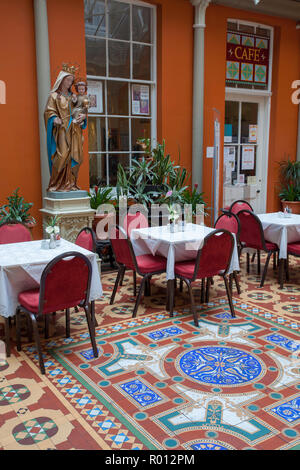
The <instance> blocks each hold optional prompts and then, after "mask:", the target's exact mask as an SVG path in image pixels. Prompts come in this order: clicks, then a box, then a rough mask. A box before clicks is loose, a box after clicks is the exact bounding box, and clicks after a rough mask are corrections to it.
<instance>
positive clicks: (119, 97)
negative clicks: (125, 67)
mask: <svg viewBox="0 0 300 470" xmlns="http://www.w3.org/2000/svg"><path fill="white" fill-rule="evenodd" d="M107 105H108V114H119V115H120V114H126V115H128V114H129V110H128V83H124V82H115V81H113V82H110V81H108V82H107Z"/></svg>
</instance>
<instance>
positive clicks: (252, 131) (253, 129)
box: [249, 124, 257, 143]
mask: <svg viewBox="0 0 300 470" xmlns="http://www.w3.org/2000/svg"><path fill="white" fill-rule="evenodd" d="M249 142H252V143H257V124H249Z"/></svg>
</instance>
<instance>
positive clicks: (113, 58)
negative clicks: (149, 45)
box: [108, 41, 130, 78]
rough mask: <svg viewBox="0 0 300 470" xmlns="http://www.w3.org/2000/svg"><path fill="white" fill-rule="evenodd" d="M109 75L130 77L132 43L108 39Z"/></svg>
mask: <svg viewBox="0 0 300 470" xmlns="http://www.w3.org/2000/svg"><path fill="white" fill-rule="evenodd" d="M108 58H109V76H110V77H120V78H129V77H130V44H129V43H127V42H119V41H108Z"/></svg>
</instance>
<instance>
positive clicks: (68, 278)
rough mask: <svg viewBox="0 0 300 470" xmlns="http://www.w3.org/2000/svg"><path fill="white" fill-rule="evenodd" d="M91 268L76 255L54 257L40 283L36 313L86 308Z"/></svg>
mask: <svg viewBox="0 0 300 470" xmlns="http://www.w3.org/2000/svg"><path fill="white" fill-rule="evenodd" d="M91 276H92V265H91V263H90V261H89V259H88V258H87V257H86V256H84V255H83V254H81V253H78V252H77V251H69V252H66V253H62V254H61V255H59V256H56V258H54V259H53V260H52V261H50V263H48V264H47V266H46V267H45V269H44V271H43V273H42V277H41V283H40V304H39V313H40V314H44V313H50V312H56V311H58V310H64V309H66V308H70V307H74V306H76V305H80V304H81V303H82V302H83V301H84V304H87V302H88V300H89V295H90V286H91Z"/></svg>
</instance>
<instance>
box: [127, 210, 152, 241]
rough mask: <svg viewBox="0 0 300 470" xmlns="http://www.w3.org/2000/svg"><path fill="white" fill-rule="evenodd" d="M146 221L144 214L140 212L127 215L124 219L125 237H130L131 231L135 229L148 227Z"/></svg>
mask: <svg viewBox="0 0 300 470" xmlns="http://www.w3.org/2000/svg"><path fill="white" fill-rule="evenodd" d="M148 226H149V224H148V220H147V218H146V217H145V215H144V214H142V213H141V212H139V211H138V212H136V214H130V213H128V214H127V215H126V216H125V217H124V229H125V231H126V232H127V235H128V236H129V237H130V234H131V230H133V229H135V228H146V227H148Z"/></svg>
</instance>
